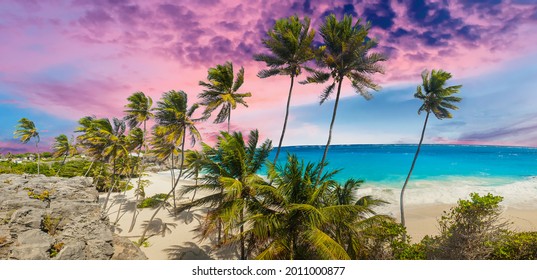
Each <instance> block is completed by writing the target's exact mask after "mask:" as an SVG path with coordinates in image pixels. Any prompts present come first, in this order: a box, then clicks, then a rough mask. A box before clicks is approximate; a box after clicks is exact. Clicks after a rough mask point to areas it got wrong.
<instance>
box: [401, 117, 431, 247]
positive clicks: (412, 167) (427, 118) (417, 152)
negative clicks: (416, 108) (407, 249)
mask: <svg viewBox="0 0 537 280" xmlns="http://www.w3.org/2000/svg"><path fill="white" fill-rule="evenodd" d="M430 113H431V112H430V111H427V115H426V116H425V123H424V124H423V129H422V131H421V138H420V142H419V144H418V149H417V150H416V154H415V155H414V160H412V165H411V166H410V171H409V172H408V176H407V177H406V180H405V184H404V185H403V188H402V189H401V199H400V204H401V205H400V206H401V224H402V225H403V227H404V226H405V211H404V207H403V195H404V194H405V189H406V185H407V183H408V180H409V179H410V176H411V175H412V171H413V170H414V165H415V164H416V160H417V159H418V154H419V153H420V149H421V143H422V142H423V136H424V135H425V128H426V127H427V121H428V120H429V114H430ZM403 241H406V236H405V235H403Z"/></svg>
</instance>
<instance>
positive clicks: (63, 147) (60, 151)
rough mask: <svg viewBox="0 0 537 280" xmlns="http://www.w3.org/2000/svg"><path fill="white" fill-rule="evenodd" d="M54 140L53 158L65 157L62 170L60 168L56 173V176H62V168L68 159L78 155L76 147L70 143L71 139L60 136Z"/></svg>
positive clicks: (63, 135)
mask: <svg viewBox="0 0 537 280" xmlns="http://www.w3.org/2000/svg"><path fill="white" fill-rule="evenodd" d="M54 140H55V141H54V144H52V150H53V151H54V153H53V154H52V156H53V157H55V158H58V157H61V156H63V160H62V163H61V165H60V168H58V171H57V172H56V176H58V174H60V170H61V168H62V166H63V165H64V164H65V160H66V159H67V157H68V156H69V155H74V154H75V153H76V147H75V145H73V144H71V142H69V139H68V138H67V136H66V135H65V134H60V135H59V136H58V137H55V138H54Z"/></svg>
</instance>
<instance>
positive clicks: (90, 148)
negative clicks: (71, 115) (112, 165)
mask: <svg viewBox="0 0 537 280" xmlns="http://www.w3.org/2000/svg"><path fill="white" fill-rule="evenodd" d="M95 119H96V117H95V116H85V117H82V118H80V119H79V120H78V124H79V126H78V127H77V128H75V133H80V135H78V136H77V137H76V141H77V146H78V147H80V148H81V149H82V150H83V153H84V154H85V155H86V156H89V157H91V158H92V160H91V164H90V166H89V167H88V170H87V171H86V173H85V174H84V176H88V175H89V172H90V171H91V168H92V167H93V165H94V164H95V162H96V161H100V157H101V156H100V154H101V149H97V148H96V147H95V145H94V143H92V142H91V141H90V135H91V134H92V132H94V130H95V126H94V123H93V120H95Z"/></svg>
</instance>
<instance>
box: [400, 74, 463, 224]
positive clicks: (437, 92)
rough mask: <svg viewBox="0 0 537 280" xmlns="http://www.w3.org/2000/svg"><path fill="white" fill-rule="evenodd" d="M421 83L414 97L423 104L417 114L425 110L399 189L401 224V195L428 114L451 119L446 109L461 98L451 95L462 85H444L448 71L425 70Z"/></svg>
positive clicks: (402, 216)
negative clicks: (423, 119)
mask: <svg viewBox="0 0 537 280" xmlns="http://www.w3.org/2000/svg"><path fill="white" fill-rule="evenodd" d="M421 79H422V84H421V86H418V87H417V89H416V93H414V97H416V98H417V99H419V100H421V101H422V102H423V104H422V105H421V107H420V108H419V110H418V114H421V112H427V114H426V115H425V122H424V123H423V129H422V130H421V137H420V142H419V144H418V148H417V149H416V154H415V155H414V159H413V160H412V165H411V166H410V171H409V172H408V175H407V177H406V180H405V183H404V184H403V188H402V189H401V198H400V203H401V205H400V206H401V224H402V225H403V226H405V211H404V207H403V195H404V194H405V189H406V186H407V184H408V180H409V179H410V176H411V175H412V171H413V170H414V165H415V164H416V160H417V159H418V154H419V153H420V149H421V143H423V136H424V135H425V128H427V121H428V120H429V115H430V114H431V112H432V113H433V114H434V115H435V116H436V118H437V119H439V120H442V119H451V118H452V117H453V116H452V115H451V113H450V112H449V111H448V110H457V109H459V108H458V107H457V106H455V105H453V103H458V102H460V101H461V100H462V98H460V97H457V96H453V95H454V94H456V93H459V90H460V89H461V87H462V85H456V86H449V87H445V86H446V82H447V80H449V79H451V73H448V72H446V71H444V70H442V69H440V70H434V69H433V70H432V71H431V74H430V75H429V72H428V71H427V70H425V71H423V72H422V73H421Z"/></svg>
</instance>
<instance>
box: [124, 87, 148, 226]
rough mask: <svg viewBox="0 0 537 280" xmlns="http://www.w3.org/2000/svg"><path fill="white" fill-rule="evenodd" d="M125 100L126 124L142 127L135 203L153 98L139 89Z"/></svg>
mask: <svg viewBox="0 0 537 280" xmlns="http://www.w3.org/2000/svg"><path fill="white" fill-rule="evenodd" d="M127 100H128V101H129V103H128V104H127V105H125V108H126V110H125V111H124V112H125V113H126V116H125V120H126V121H127V124H128V125H129V127H130V128H131V130H132V129H133V128H135V127H136V128H139V127H140V126H142V129H141V131H142V133H141V135H138V136H141V139H140V140H141V143H140V145H139V146H137V147H136V148H137V150H138V156H137V166H138V168H137V169H138V171H139V174H138V182H137V187H136V191H135V193H136V198H135V199H136V204H138V200H139V197H140V196H139V194H140V193H141V192H142V190H141V189H140V188H143V186H142V184H141V182H142V181H141V180H142V173H143V169H144V168H143V166H144V165H143V160H144V159H145V158H146V156H147V149H148V147H147V144H146V142H147V141H146V138H147V121H148V120H150V119H152V118H153V117H154V114H153V111H152V108H151V107H152V106H153V99H151V97H150V96H147V95H145V93H143V92H141V91H139V92H135V93H133V94H132V95H130V96H129V97H127ZM138 138H140V137H138ZM138 142H140V141H138ZM142 149H143V150H144V155H143V156H142V157H141V159H140V155H141V154H142ZM140 166H141V168H140ZM137 213H138V212H137V209H136V208H135V209H134V211H133V214H132V222H131V226H130V229H129V232H131V231H132V229H133V228H134V224H135V222H136V216H137Z"/></svg>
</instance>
